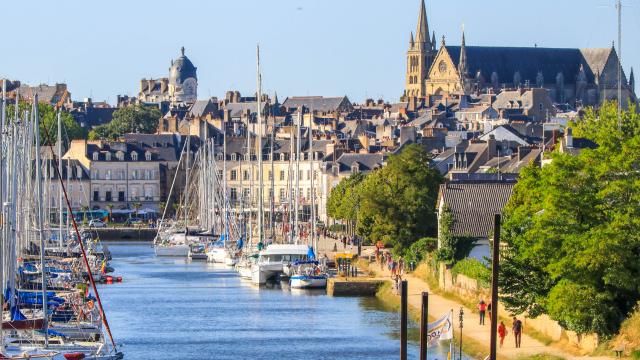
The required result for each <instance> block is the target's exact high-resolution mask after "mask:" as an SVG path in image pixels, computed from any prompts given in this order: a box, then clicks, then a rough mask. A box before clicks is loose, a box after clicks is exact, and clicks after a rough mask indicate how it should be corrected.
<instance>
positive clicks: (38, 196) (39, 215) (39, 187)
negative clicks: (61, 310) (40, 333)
mask: <svg viewBox="0 0 640 360" xmlns="http://www.w3.org/2000/svg"><path fill="white" fill-rule="evenodd" d="M33 124H34V125H33V127H34V131H35V137H36V139H35V140H36V141H35V142H36V149H35V156H36V169H35V170H36V216H37V217H36V219H37V224H38V225H37V226H36V229H37V233H38V240H39V243H40V266H41V267H42V311H43V315H44V346H45V348H47V347H49V321H48V316H47V272H46V271H45V270H46V267H45V259H44V254H45V244H44V236H42V224H43V221H42V218H43V216H42V180H43V179H42V164H41V163H40V119H39V118H38V95H37V94H36V95H34V97H33ZM67 171H68V170H67Z"/></svg>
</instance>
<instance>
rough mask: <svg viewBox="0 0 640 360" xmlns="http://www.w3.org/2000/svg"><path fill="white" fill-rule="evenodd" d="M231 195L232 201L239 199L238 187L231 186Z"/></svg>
mask: <svg viewBox="0 0 640 360" xmlns="http://www.w3.org/2000/svg"><path fill="white" fill-rule="evenodd" d="M229 196H230V197H231V201H237V200H238V189H236V188H231V191H230V195H229Z"/></svg>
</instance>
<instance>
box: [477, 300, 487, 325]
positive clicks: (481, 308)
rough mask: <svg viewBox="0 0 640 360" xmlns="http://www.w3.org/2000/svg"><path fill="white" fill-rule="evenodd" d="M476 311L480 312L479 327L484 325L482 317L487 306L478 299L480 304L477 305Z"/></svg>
mask: <svg viewBox="0 0 640 360" xmlns="http://www.w3.org/2000/svg"><path fill="white" fill-rule="evenodd" d="M478 311H479V312H480V325H484V316H485V313H486V311H487V304H486V303H485V302H484V300H482V299H480V302H479V303H478Z"/></svg>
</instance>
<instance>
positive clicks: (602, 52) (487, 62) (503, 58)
mask: <svg viewBox="0 0 640 360" xmlns="http://www.w3.org/2000/svg"><path fill="white" fill-rule="evenodd" d="M446 49H447V52H448V53H449V55H450V56H451V59H452V60H453V62H454V64H455V65H456V66H458V62H459V60H460V46H446ZM465 49H466V52H467V69H468V74H469V75H471V76H475V75H476V73H477V72H478V71H481V73H482V76H483V77H484V78H485V81H486V82H487V83H489V82H490V81H491V74H492V73H493V72H494V71H495V72H496V73H497V74H498V82H499V83H507V84H508V83H513V77H514V74H515V73H516V71H519V72H520V76H521V79H522V83H524V82H525V80H529V81H530V82H531V83H532V84H535V83H536V77H537V75H538V71H542V75H543V77H544V82H545V83H555V81H556V76H557V75H558V73H559V72H562V73H563V76H564V81H565V84H572V83H575V82H576V76H577V74H578V72H579V70H580V65H581V64H583V65H584V66H585V72H586V75H587V81H588V82H590V83H593V81H594V78H595V74H596V73H597V70H598V69H599V70H600V71H602V67H604V65H603V64H604V63H606V59H608V57H609V54H610V52H611V49H558V48H542V47H494V46H465ZM603 59H604V60H603Z"/></svg>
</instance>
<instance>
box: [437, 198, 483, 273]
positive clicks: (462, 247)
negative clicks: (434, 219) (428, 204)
mask: <svg viewBox="0 0 640 360" xmlns="http://www.w3.org/2000/svg"><path fill="white" fill-rule="evenodd" d="M453 223H454V219H453V214H452V213H451V209H450V208H449V207H448V206H447V205H446V204H445V205H444V206H443V209H442V213H441V214H440V221H439V222H438V236H439V240H440V247H439V249H438V250H437V251H436V259H437V260H438V261H442V262H444V263H445V264H447V265H449V266H452V265H454V264H455V263H456V262H457V261H460V260H462V259H464V258H466V257H467V256H469V254H470V253H471V250H473V247H474V246H475V243H476V239H474V238H472V237H470V236H455V235H454V234H453V233H452V231H451V229H452V228H453Z"/></svg>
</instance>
